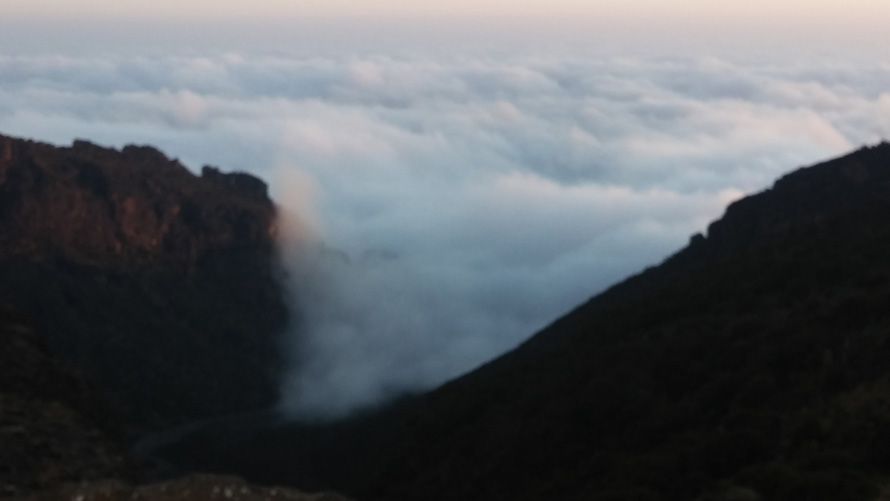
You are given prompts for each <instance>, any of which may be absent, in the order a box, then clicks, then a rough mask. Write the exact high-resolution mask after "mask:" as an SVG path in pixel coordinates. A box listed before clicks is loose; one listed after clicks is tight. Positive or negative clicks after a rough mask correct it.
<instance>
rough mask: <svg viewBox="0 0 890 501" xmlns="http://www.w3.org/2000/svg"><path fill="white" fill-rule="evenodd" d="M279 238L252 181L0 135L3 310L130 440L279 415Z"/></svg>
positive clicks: (161, 158) (130, 151) (81, 144)
mask: <svg viewBox="0 0 890 501" xmlns="http://www.w3.org/2000/svg"><path fill="white" fill-rule="evenodd" d="M275 237H276V211H275V206H274V205H273V204H272V202H271V201H270V200H269V198H268V195H267V193H266V186H265V184H264V183H263V182H262V181H260V180H258V179H256V178H254V177H252V176H249V175H247V174H240V173H235V174H225V173H221V172H220V171H219V170H217V169H215V168H212V167H205V168H204V169H203V171H202V174H201V175H200V176H196V175H194V174H192V173H191V172H189V171H188V170H187V169H186V168H185V167H183V166H182V164H180V163H179V162H178V161H176V160H171V159H169V158H167V157H166V156H165V155H164V154H162V153H161V152H159V151H157V150H155V149H154V148H150V147H143V146H127V147H125V148H123V150H121V151H117V150H114V149H109V148H103V147H99V146H96V145H93V144H90V143H88V142H85V141H75V142H74V144H73V145H72V146H71V147H55V146H52V145H48V144H43V143H37V142H32V141H25V140H20V139H14V138H9V137H4V136H0V284H2V285H3V287H2V291H0V299H3V300H5V301H7V302H10V303H12V304H15V305H16V306H17V307H19V308H21V309H22V310H24V311H25V312H26V313H27V314H28V315H29V316H30V317H31V318H32V319H33V320H34V321H35V322H36V324H37V326H38V327H39V329H40V330H41V331H42V332H43V333H44V334H45V335H46V336H47V337H48V339H49V342H50V345H51V346H52V347H53V349H55V350H56V351H57V352H58V353H59V355H60V356H61V357H62V358H63V359H64V360H66V361H67V362H68V363H70V364H71V365H72V366H74V367H77V368H79V369H80V370H82V371H83V372H84V373H85V374H86V375H87V377H89V378H91V379H93V380H95V381H96V383H97V388H98V390H99V392H100V393H101V395H102V397H103V398H104V399H105V400H106V401H107V402H108V403H109V404H110V407H111V408H112V410H113V411H114V412H116V413H117V414H118V415H119V416H121V418H122V422H123V423H124V424H125V425H126V427H127V428H128V429H129V431H130V433H131V435H136V434H139V433H140V432H142V431H145V430H148V429H155V428H160V427H165V426H170V425H175V424H179V423H183V422H187V421H190V420H193V419H198V418H204V417H210V416H217V415H224V414H229V413H235V412H241V411H247V410H253V409H259V408H264V407H268V406H270V405H272V404H273V403H274V402H275V400H276V398H277V381H278V376H279V372H280V370H281V367H282V360H281V359H280V358H279V356H278V355H277V337H276V336H277V334H278V331H279V330H280V329H281V328H282V327H283V325H284V323H285V321H286V310H285V307H284V304H283V301H282V296H281V290H280V286H279V283H278V281H277V278H276V277H277V275H278V271H279V270H277V261H276V256H275Z"/></svg>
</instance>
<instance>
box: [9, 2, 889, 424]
mask: <svg viewBox="0 0 890 501" xmlns="http://www.w3.org/2000/svg"><path fill="white" fill-rule="evenodd" d="M246 5H248V4H247V3H246V2H213V3H212V4H211V3H210V2H203V1H189V0H178V1H176V2H172V1H157V2H151V3H149V2H138V1H135V0H128V1H120V0H118V1H116V2H108V1H100V0H87V1H81V2H78V3H77V5H76V8H75V7H74V4H73V3H72V2H67V1H62V0H31V1H28V2H24V1H19V0H6V2H4V17H3V19H0V133H4V134H9V135H15V136H21V137H28V138H34V139H38V140H43V141H48V142H53V143H56V144H63V145H64V144H70V142H71V141H72V140H73V139H75V138H84V139H89V140H92V141H94V142H97V143H99V144H102V145H106V146H111V147H122V146H124V145H126V144H131V143H136V144H152V145H155V146H157V147H159V148H161V149H162V150H163V151H165V152H166V153H167V154H168V155H169V156H170V157H174V158H178V159H180V161H182V162H183V163H184V164H185V165H186V166H187V167H189V168H190V169H192V170H193V171H198V170H199V169H200V167H201V166H202V165H205V164H211V165H215V166H218V167H221V168H222V169H224V170H240V171H246V172H250V173H253V174H256V175H258V176H260V177H262V178H263V179H265V180H266V181H268V182H269V184H270V193H271V194H272V196H273V198H274V199H275V200H276V202H278V203H279V204H280V206H281V210H282V217H283V221H284V225H283V227H284V228H285V231H284V235H283V239H282V243H281V245H282V255H283V259H284V260H285V263H286V265H287V268H288V270H289V281H288V302H289V304H290V305H291V307H292V309H293V311H294V312H295V315H294V317H295V318H299V321H294V322H292V324H291V325H290V327H289V328H288V330H287V331H286V332H284V333H282V342H281V346H282V350H283V351H284V353H285V354H286V356H287V357H288V358H289V360H290V361H291V366H292V368H291V370H290V371H289V373H288V375H287V377H286V378H285V380H284V381H282V385H281V388H282V403H281V405H282V407H283V408H284V409H286V410H287V411H289V412H291V413H293V415H295V416H298V417H302V418H327V417H336V416H341V415H344V414H346V413H349V412H351V411H353V410H355V409H358V408H362V407H364V406H368V405H374V404H377V403H380V402H381V401H384V400H386V399H388V398H392V397H394V396H397V395H399V394H401V393H403V392H408V391H420V390H425V389H429V388H432V387H434V386H435V385H437V384H440V383H442V382H444V381H446V380H447V379H449V378H452V377H455V376H457V375H460V374H461V373H463V372H465V371H468V370H471V369H472V368H474V367H476V366H478V365H479V364H481V363H483V362H485V361H486V360H489V359H491V358H492V357H494V356H497V355H498V354H500V353H503V352H504V351H506V350H509V349H510V348H512V347H513V346H515V345H516V344H517V343H519V342H521V341H522V340H524V339H526V338H527V337H528V336H529V335H531V334H533V333H534V332H536V331H537V330H539V329H540V328H542V327H544V326H545V325H547V324H548V323H549V322H551V321H553V320H555V319H556V318H557V317H558V316H559V315H561V314H563V313H565V312H567V311H568V310H570V309H571V308H572V307H574V306H575V305H577V304H579V303H581V302H583V301H585V300H586V299H587V298H589V297H590V296H592V295H594V294H595V293H597V292H599V291H601V290H603V289H604V288H606V287H608V286H609V285H610V284H612V283H614V282H615V281H617V280H620V279H621V278H624V277H626V276H628V275H630V274H632V273H635V272H637V271H640V270H641V269H642V268H644V267H645V266H648V265H653V264H657V263H658V262H660V260H662V259H663V258H664V257H666V256H667V255H669V254H670V253H672V252H673V251H675V250H677V249H679V248H680V247H682V246H683V245H685V244H686V242H687V241H688V239H689V237H690V236H691V235H692V234H694V233H696V232H701V231H704V230H705V228H706V227H707V224H708V222H709V221H711V220H713V219H716V218H717V217H719V216H720V215H721V214H722V212H723V210H724V208H725V206H726V205H727V204H728V203H730V202H731V201H733V200H736V199H738V198H740V197H741V196H743V195H744V194H745V193H752V192H755V191H759V190H762V189H764V188H767V187H768V186H769V185H770V184H771V183H772V182H773V180H774V179H776V178H777V177H779V176H781V175H782V174H783V173H786V172H788V171H790V170H793V169H795V168H797V167H800V166H804V165H808V164H812V163H814V162H817V161H819V160H823V159H827V158H829V157H832V156H836V155H840V154H842V153H844V152H846V151H849V150H851V149H853V148H856V147H858V146H860V145H863V144H872V143H875V142H877V141H879V140H881V139H882V138H887V137H890V57H888V56H887V55H885V53H886V50H885V49H886V47H887V46H888V43H890V35H888V34H887V30H885V29H881V28H882V26H880V25H881V24H882V22H883V20H886V19H890V15H888V14H890V2H886V1H873V0H862V1H859V2H847V3H841V2H836V1H835V2H830V1H821V2H820V1H817V0H811V1H808V2H803V1H796V0H785V1H776V0H774V1H771V2H766V1H759V0H748V1H745V2H741V1H732V0H727V1H722V2H716V1H705V0H675V1H671V0H662V1H660V2H652V1H643V0H636V1H633V0H632V1H626V2H621V3H618V2H605V1H585V2H581V1H574V0H562V1H558V0H557V1H549V2H546V3H545V2H542V1H537V0H526V1H512V2H507V1H506V0H488V1H481V0H480V1H474V2H468V1H466V2H464V1H460V0H457V1H450V2H435V1H433V2H424V3H420V2H399V1H383V2H377V3H374V4H373V8H371V7H370V5H372V4H370V3H368V2H361V3H360V2H354V1H348V0H334V1H327V2H299V1H289V2H288V1H284V0H268V1H265V2H252V3H250V6H251V7H250V8H249V9H247V8H246V7H245V6H246Z"/></svg>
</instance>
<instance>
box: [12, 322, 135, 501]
mask: <svg viewBox="0 0 890 501" xmlns="http://www.w3.org/2000/svg"><path fill="white" fill-rule="evenodd" d="M115 430H116V426H115V423H114V422H113V421H111V420H110V419H109V416H108V415H107V413H105V412H103V405H102V403H101V402H100V401H99V400H98V398H97V397H96V395H95V393H94V392H93V391H92V390H91V389H90V387H89V385H88V383H87V382H86V381H85V380H84V379H83V378H82V377H81V376H80V375H79V374H77V373H76V372H74V371H71V370H70V369H67V368H66V367H65V366H64V365H63V364H62V363H61V362H60V361H59V360H58V358H57V357H55V356H54V355H53V353H52V351H51V350H50V348H49V347H48V346H47V343H46V341H45V339H43V338H42V336H41V335H40V334H39V333H38V332H37V331H36V330H35V329H34V327H33V325H32V324H31V322H30V321H28V320H27V318H26V317H25V316H24V315H23V314H22V313H21V312H20V311H17V310H15V309H14V308H11V307H9V306H6V305H0V497H9V496H23V495H26V494H30V493H32V492H36V491H40V490H43V489H47V488H52V487H56V486H59V485H61V484H63V483H65V482H79V481H93V480H101V479H106V478H118V479H128V478H131V477H132V474H133V470H132V467H131V465H130V463H129V461H128V460H127V459H126V456H125V454H124V451H123V448H122V447H121V446H120V440H119V438H120V437H118V436H116V434H115Z"/></svg>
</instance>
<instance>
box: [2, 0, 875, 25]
mask: <svg viewBox="0 0 890 501" xmlns="http://www.w3.org/2000/svg"><path fill="white" fill-rule="evenodd" d="M3 10H4V17H6V16H10V17H13V16H16V17H18V16H28V17H52V16H66V17H68V16H86V17H155V18H166V19H170V18H179V19H189V18H196V17H200V18H208V17H234V18H245V17H247V18H269V17H279V18H280V17H332V16H333V17H339V16H359V17H402V16H405V17H428V16H458V17H468V16H469V17H473V16H540V15H547V16H566V17H569V16H595V17H603V16H604V17H610V18H639V17H652V18H659V19H664V20H672V19H677V18H681V19H698V20H708V19H714V20H735V21H751V20H759V21H764V20H770V19H772V20H774V21H775V20H781V21H783V22H793V21H794V20H795V19H798V20H799V19H804V20H808V21H814V20H819V21H824V22H844V23H853V24H855V23H863V24H874V23H876V22H878V21H886V20H887V19H888V18H890V2H887V1H886V0H853V1H839V0H720V1H717V0H661V1H654V0H622V1H620V2H619V1H615V0H448V1H444V0H436V1H424V2H419V1H416V0H379V1H374V2H368V1H364V0H253V1H251V2H246V1H243V0H222V1H221V0H153V1H151V2H149V1H147V0H123V1H122V0H81V1H78V2H72V1H71V0H6V1H4V9H3Z"/></svg>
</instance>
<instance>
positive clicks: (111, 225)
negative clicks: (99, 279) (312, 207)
mask: <svg viewBox="0 0 890 501" xmlns="http://www.w3.org/2000/svg"><path fill="white" fill-rule="evenodd" d="M0 144H2V148H0V151H2V156H0V159H2V160H0V207H2V211H0V227H2V229H3V230H4V237H3V238H4V240H5V241H6V242H7V245H4V246H3V247H2V248H0V253H2V255H5V256H24V257H27V258H28V259H38V258H53V259H59V258H64V259H65V260H68V261H71V262H74V263H79V264H101V265H102V266H105V267H108V266H113V267H116V268H133V267H137V268H138V267H146V266H175V267H180V268H184V269H189V268H194V267H195V266H196V264H197V262H198V260H200V258H201V257H202V256H204V255H206V254H208V253H212V252H214V251H217V250H221V249H227V248H233V247H238V248H249V247H255V248H260V249H266V250H268V249H270V248H271V246H272V243H273V242H272V238H271V237H273V236H274V235H271V234H270V232H271V230H272V228H273V227H274V219H275V208H274V206H273V204H272V203H271V201H270V200H269V198H268V196H267V194H266V186H265V184H264V183H263V182H262V181H260V180H259V179H256V178H254V177H252V176H249V175H247V174H238V173H236V174H223V173H221V172H220V171H219V170H217V169H214V168H211V167H205V168H204V170H203V175H202V176H201V177H198V176H195V175H194V174H192V173H191V172H189V171H188V170H187V169H186V168H185V167H183V166H182V164H180V163H179V162H178V161H176V160H170V159H168V158H167V157H166V156H164V154H163V153H161V152H159V151H157V150H155V149H153V148H150V147H136V146H128V147H126V148H124V149H123V150H122V151H120V152H119V151H116V150H113V149H107V148H102V147H99V146H95V145H93V144H90V143H87V142H84V141H75V143H74V145H73V146H72V147H70V148H56V147H53V146H50V145H46V144H41V143H34V142H29V141H21V140H15V139H12V138H8V137H2V136H0Z"/></svg>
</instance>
